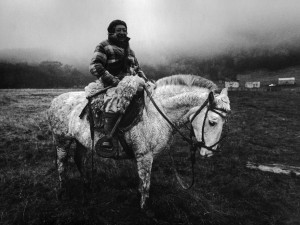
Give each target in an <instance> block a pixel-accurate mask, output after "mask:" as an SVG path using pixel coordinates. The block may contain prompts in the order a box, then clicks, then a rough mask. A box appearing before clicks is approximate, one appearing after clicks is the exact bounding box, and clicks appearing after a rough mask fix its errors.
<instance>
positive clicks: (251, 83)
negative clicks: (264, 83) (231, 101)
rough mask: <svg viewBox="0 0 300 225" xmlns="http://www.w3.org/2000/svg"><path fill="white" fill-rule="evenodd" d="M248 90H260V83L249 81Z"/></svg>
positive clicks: (246, 84) (246, 85)
mask: <svg viewBox="0 0 300 225" xmlns="http://www.w3.org/2000/svg"><path fill="white" fill-rule="evenodd" d="M245 87H246V88H260V81H251V82H250V81H248V82H246V83H245Z"/></svg>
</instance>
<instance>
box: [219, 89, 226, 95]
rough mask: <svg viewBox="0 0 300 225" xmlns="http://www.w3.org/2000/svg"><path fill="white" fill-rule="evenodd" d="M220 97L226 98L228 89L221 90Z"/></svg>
mask: <svg viewBox="0 0 300 225" xmlns="http://www.w3.org/2000/svg"><path fill="white" fill-rule="evenodd" d="M220 95H225V96H228V89H227V88H223V90H222V91H221V93H220Z"/></svg>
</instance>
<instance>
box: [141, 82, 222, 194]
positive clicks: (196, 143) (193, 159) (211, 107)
mask: <svg viewBox="0 0 300 225" xmlns="http://www.w3.org/2000/svg"><path fill="white" fill-rule="evenodd" d="M144 90H145V91H146V93H147V95H148V97H149V98H150V101H151V102H152V104H153V105H154V107H155V108H156V109H157V111H158V112H159V113H160V114H161V115H162V117H163V118H164V119H165V120H166V121H167V122H168V123H169V124H170V125H171V127H172V128H173V129H174V130H175V131H176V132H178V133H179V134H180V136H181V137H182V138H183V139H184V140H185V141H186V142H188V143H189V144H190V159H191V166H192V181H191V184H189V185H186V184H185V183H184V182H183V181H182V179H181V178H180V176H179V174H178V172H177V170H176V168H175V162H174V159H173V157H172V155H171V154H170V153H169V156H170V158H171V161H172V165H173V170H174V173H175V176H176V178H177V181H178V182H179V183H180V185H181V187H182V188H183V189H185V190H188V189H190V188H191V187H192V186H193V184H194V181H195V172H194V164H195V162H196V151H197V148H202V147H203V148H206V149H208V150H209V151H212V152H214V153H219V152H220V148H219V145H218V144H219V143H220V142H221V141H223V140H224V139H225V137H226V135H223V136H222V137H221V138H220V139H219V141H217V142H216V143H215V144H213V145H211V146H207V145H206V143H205V139H204V127H205V121H206V119H207V115H208V112H209V111H212V112H214V113H216V114H218V115H219V116H221V117H222V118H223V119H225V118H226V116H224V115H223V114H222V113H221V112H223V113H227V112H226V110H224V109H222V108H217V107H216V106H215V105H214V104H209V102H210V101H209V100H210V98H211V97H213V92H210V93H209V95H208V97H207V99H206V100H205V101H204V103H203V104H202V105H201V106H200V107H199V109H198V110H197V111H196V112H195V114H194V115H193V117H192V118H191V120H190V121H189V122H190V124H191V128H189V129H190V137H189V138H188V137H186V136H185V135H184V134H183V133H182V132H181V131H180V130H179V128H178V127H177V126H175V124H173V123H172V122H171V121H170V120H169V118H168V117H167V116H166V115H165V114H164V113H163V112H162V111H161V109H160V108H159V107H158V105H157V104H156V102H155V101H154V99H153V98H152V95H151V93H150V92H149V90H148V89H147V87H146V86H144ZM206 106H207V110H206V112H205V116H204V119H203V124H202V137H201V141H197V140H196V138H195V133H194V131H193V126H192V122H193V121H194V119H195V118H196V117H197V116H198V115H199V113H200V112H201V111H202V110H203V109H204V108H205V107H206ZM219 111H221V112H219ZM216 145H218V147H217V149H213V147H215V146H216Z"/></svg>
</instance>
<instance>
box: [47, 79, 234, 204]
mask: <svg viewBox="0 0 300 225" xmlns="http://www.w3.org/2000/svg"><path fill="white" fill-rule="evenodd" d="M155 85H156V87H155V89H154V90H153V91H152V95H151V96H150V98H151V99H152V100H153V101H145V102H146V103H145V107H144V109H143V113H142V117H141V119H140V121H139V122H138V123H137V124H136V125H135V126H133V127H132V128H131V129H130V130H128V131H126V132H125V133H124V139H125V141H126V143H127V144H128V145H129V146H130V147H131V148H132V151H133V153H134V160H135V162H136V164H137V170H138V171H137V172H138V176H139V192H140V194H141V198H140V207H141V208H142V209H143V208H144V207H145V203H146V199H147V198H149V189H150V176H151V168H152V163H153V160H154V159H155V158H157V157H158V156H159V154H160V153H161V152H163V151H170V146H171V143H172V136H173V134H174V129H176V128H178V129H180V128H182V127H183V126H186V124H187V123H190V124H191V129H192V131H193V133H194V139H196V141H194V142H193V143H195V146H196V150H197V151H199V152H200V155H201V156H202V157H210V156H212V155H213V154H214V152H216V151H218V150H217V148H218V145H219V141H220V138H221V133H222V128H223V125H224V123H225V121H226V116H227V113H228V112H229V111H230V101H229V98H228V93H227V89H226V88H224V89H223V90H222V91H221V92H220V94H217V93H216V90H217V85H216V84H215V83H213V82H212V81H210V80H208V79H206V78H203V77H200V76H196V75H186V74H179V75H172V76H168V77H164V78H161V79H159V80H157V81H156V82H155ZM86 104H87V99H86V96H85V93H84V92H83V91H81V92H68V93H64V94H61V95H60V96H58V97H56V98H55V99H53V101H52V103H51V106H50V108H49V110H48V112H47V114H48V120H49V123H50V127H51V130H52V133H53V138H54V141H55V143H56V151H57V168H58V174H59V181H60V184H61V187H62V186H63V184H64V182H65V181H66V179H67V171H66V162H67V159H68V156H69V150H70V145H71V143H72V142H73V141H75V142H76V148H75V150H74V161H75V163H76V165H77V167H78V170H79V172H80V174H81V177H82V178H83V179H84V180H85V181H87V178H86V171H87V170H86V168H85V162H86V156H87V153H91V151H93V149H94V148H93V146H92V144H93V143H94V142H93V141H92V137H91V132H90V124H89V121H88V118H87V117H88V116H87V115H85V116H83V117H82V118H79V115H80V114H81V112H82V110H83V108H84V107H85V106H86ZM158 109H159V110H160V112H159V111H158ZM101 135H102V136H103V134H100V133H99V132H97V131H95V134H94V138H95V139H94V140H95V143H96V141H97V140H99V138H100V137H101Z"/></svg>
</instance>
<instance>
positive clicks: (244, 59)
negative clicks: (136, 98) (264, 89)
mask: <svg viewBox="0 0 300 225" xmlns="http://www.w3.org/2000/svg"><path fill="white" fill-rule="evenodd" d="M299 65H300V45H299V46H279V47H277V48H272V49H270V48H262V47H261V48H252V49H248V50H245V49H240V50H237V49H235V50H232V51H228V52H226V53H223V54H219V55H216V56H213V57H210V58H200V57H177V58H174V59H172V60H170V63H168V64H167V65H159V66H149V65H144V66H143V70H144V71H145V73H146V74H147V75H148V76H149V77H151V78H152V79H158V78H161V77H164V76H169V75H172V74H179V73H182V74H196V75H201V76H204V77H206V78H209V79H211V80H213V81H218V80H223V81H224V80H235V79H236V76H237V75H238V74H245V73H250V72H252V71H256V70H268V71H276V70H281V69H284V68H287V67H293V66H299Z"/></svg>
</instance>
